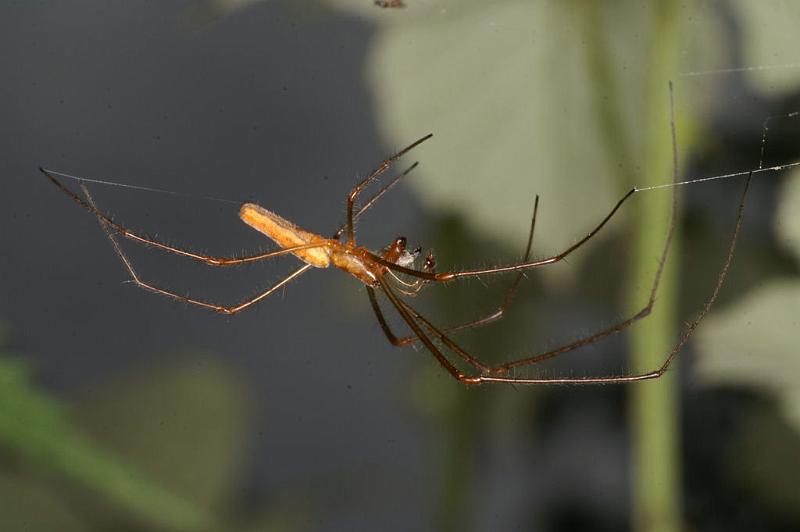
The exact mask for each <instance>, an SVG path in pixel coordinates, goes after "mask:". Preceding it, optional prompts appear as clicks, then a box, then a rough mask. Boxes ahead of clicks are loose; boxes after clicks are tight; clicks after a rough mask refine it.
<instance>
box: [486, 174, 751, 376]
mask: <svg viewBox="0 0 800 532" xmlns="http://www.w3.org/2000/svg"><path fill="white" fill-rule="evenodd" d="M752 177H753V173H752V172H750V173H749V174H748V176H747V180H746V181H745V186H744V190H743V191H742V195H741V199H740V201H739V209H738V211H737V215H736V227H735V228H734V230H733V234H732V235H731V241H730V245H729V246H728V254H727V256H726V257H725V260H724V261H723V264H722V268H721V269H720V272H719V275H718V276H717V283H716V284H715V285H714V290H713V291H712V293H711V296H710V297H709V298H708V299H707V300H706V303H705V305H703V308H702V309H701V310H700V312H699V313H698V314H697V316H696V317H695V319H694V320H692V321H691V322H690V323H689V324H688V325H687V326H686V328H685V329H684V331H683V334H682V335H681V337H680V339H679V340H678V342H677V343H676V344H675V347H673V349H672V351H670V352H669V354H667V356H666V358H665V359H664V362H663V363H662V364H661V366H659V367H658V368H656V369H654V370H652V371H648V372H645V373H634V374H630V375H611V376H607V377H566V378H533V379H528V378H517V377H509V376H506V375H505V373H506V372H507V371H508V368H510V367H517V366H520V365H523V363H524V364H535V363H536V362H540V361H541V360H544V359H546V358H551V356H555V355H551V356H547V357H544V358H541V359H540V357H531V358H529V359H523V360H521V361H515V362H511V363H506V364H503V365H501V366H497V367H496V368H494V369H493V370H492V371H493V372H496V374H494V375H493V374H489V375H482V376H481V377H480V379H479V380H480V382H506V383H514V384H615V383H626V382H636V381H644V380H649V379H657V378H659V377H661V376H662V375H663V374H664V373H666V372H667V370H668V369H669V366H670V364H672V362H673V360H675V357H676V356H677V355H678V353H680V351H681V350H682V349H683V346H684V345H686V342H688V341H689V338H691V337H692V335H693V334H694V332H695V331H696V330H697V327H698V326H699V325H700V322H702V321H703V318H705V317H706V315H707V314H708V313H709V311H710V310H711V307H712V306H713V305H714V302H715V301H716V300H717V296H719V292H720V290H721V289H722V285H723V284H724V283H725V278H726V277H727V275H728V270H730V267H731V264H732V262H733V256H734V253H735V251H736V242H737V240H738V239H739V233H740V232H741V228H742V220H743V216H744V207H745V200H746V197H747V191H748V189H749V187H750V181H751V179H752ZM631 323H633V321H632V320H630V319H629V320H626V321H625V322H622V323H621V324H618V325H617V326H614V327H611V328H610V329H608V330H607V331H610V332H609V334H611V333H612V332H617V331H616V330H615V327H618V326H619V325H622V328H625V327H627V326H628V325H630V324H631ZM623 324H624V325H623ZM604 332H605V331H601V333H598V334H596V335H594V336H590V337H588V338H584V339H581V340H578V341H577V342H573V343H572V344H568V345H566V346H564V347H562V348H558V349H555V350H553V352H555V354H560V353H562V352H566V351H570V350H572V349H574V348H576V347H580V346H581V345H585V344H586V343H589V342H587V341H586V340H588V339H590V338H593V337H598V338H602V337H603V336H607V334H603V333H604ZM547 354H548V353H544V354H543V355H547ZM543 355H541V356H543ZM518 362H519V363H518Z"/></svg>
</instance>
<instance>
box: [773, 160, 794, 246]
mask: <svg viewBox="0 0 800 532" xmlns="http://www.w3.org/2000/svg"><path fill="white" fill-rule="evenodd" d="M780 198H781V199H780V203H779V204H778V209H777V212H776V214H775V230H776V231H777V233H778V237H779V238H780V239H781V241H782V242H785V244H786V246H787V247H788V248H789V249H791V250H792V251H793V252H794V255H795V257H797V260H798V261H800V214H798V210H800V171H795V172H792V173H791V174H790V175H789V176H788V177H787V178H786V181H785V182H784V184H783V186H782V187H781V192H780Z"/></svg>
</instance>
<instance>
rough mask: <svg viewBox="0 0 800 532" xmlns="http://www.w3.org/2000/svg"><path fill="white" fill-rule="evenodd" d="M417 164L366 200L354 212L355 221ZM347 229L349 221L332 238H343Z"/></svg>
mask: <svg viewBox="0 0 800 532" xmlns="http://www.w3.org/2000/svg"><path fill="white" fill-rule="evenodd" d="M417 166H419V163H418V162H415V163H414V164H412V165H411V166H409V167H408V168H406V169H405V170H403V171H402V172H401V173H399V174H397V175H396V176H394V177H393V178H392V179H391V181H389V182H388V183H386V184H385V185H384V186H383V187H381V189H380V190H379V191H378V192H376V193H375V195H374V196H372V197H371V198H370V199H369V201H367V202H366V203H365V204H364V205H362V206H361V207H360V208H359V209H358V210H357V211H356V212H355V213H353V221H355V220H357V219H358V217H359V216H361V215H362V214H364V213H365V212H366V211H367V210H368V209H369V208H370V207H372V205H374V204H375V202H376V201H378V200H379V199H380V198H381V196H383V195H384V194H386V193H387V192H388V191H389V189H390V188H392V187H393V186H395V185H396V184H397V182H398V181H400V180H401V179H402V178H404V177H405V176H407V175H408V174H409V173H411V171H412V170H413V169H414V168H416V167H417ZM346 230H347V223H343V224H342V225H341V226H339V229H337V230H336V232H335V233H333V236H332V237H331V238H332V239H333V240H339V238H341V236H342V235H343V234H344V232H345V231H346Z"/></svg>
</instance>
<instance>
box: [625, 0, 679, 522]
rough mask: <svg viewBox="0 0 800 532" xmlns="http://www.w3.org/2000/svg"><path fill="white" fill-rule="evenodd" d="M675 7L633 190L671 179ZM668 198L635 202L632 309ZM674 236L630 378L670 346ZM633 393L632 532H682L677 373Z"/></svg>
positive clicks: (663, 40) (659, 38)
mask: <svg viewBox="0 0 800 532" xmlns="http://www.w3.org/2000/svg"><path fill="white" fill-rule="evenodd" d="M677 15H678V13H677V4H676V3H674V2H671V1H669V0H664V1H661V2H659V3H658V4H656V5H655V6H654V7H653V13H652V28H651V31H650V35H651V41H650V43H651V44H650V49H649V58H648V62H647V64H648V68H649V72H647V74H646V80H647V81H646V85H645V106H646V109H645V113H646V117H647V120H646V127H647V132H646V136H645V140H644V156H645V159H644V161H643V164H642V168H645V169H646V172H643V173H642V174H641V175H639V176H638V179H639V182H638V183H636V184H637V185H639V186H647V185H649V184H651V183H660V182H664V181H666V180H667V179H668V176H671V175H672V172H673V169H672V154H671V140H670V123H669V113H668V112H667V109H668V99H667V81H668V80H669V79H675V76H676V74H677V72H678V53H679V50H680V43H679V39H678V33H679V28H678V16H677ZM670 203H671V191H670V190H666V191H665V192H664V193H647V194H641V195H640V197H639V198H638V201H637V203H636V209H637V210H638V212H637V215H636V216H635V220H636V221H637V222H636V224H637V226H636V229H635V232H636V234H635V237H634V246H635V248H634V253H633V256H632V260H633V263H632V265H631V272H632V279H633V281H632V283H633V286H634V287H635V288H634V289H633V290H632V292H631V294H630V299H629V304H630V306H631V307H632V308H638V307H639V306H641V302H642V301H643V300H645V299H646V298H647V294H646V291H647V289H648V285H649V282H650V281H649V280H650V279H652V276H653V271H654V269H655V266H656V260H657V257H658V256H659V252H660V250H661V246H662V245H663V241H664V235H665V234H666V231H667V223H668V217H667V216H666V214H667V213H669V212H670V207H671V205H670ZM677 237H678V233H677V232H676V234H675V238H674V239H673V241H672V249H671V251H670V255H669V259H668V261H667V265H666V269H665V271H664V277H663V278H662V281H661V288H660V292H659V295H658V299H657V303H656V306H655V309H654V311H653V313H652V314H651V315H650V316H649V317H648V318H647V319H646V320H643V323H642V324H641V325H639V326H637V327H635V328H634V330H633V331H632V333H631V340H630V341H631V351H632V362H631V366H632V368H633V370H635V371H645V370H651V369H653V368H656V367H658V366H659V365H660V364H661V363H662V361H663V358H664V356H665V355H666V353H668V352H669V350H670V348H671V347H672V344H673V342H674V339H675V316H676V304H677V292H678V270H677V267H676V266H677V261H676V260H675V257H678V256H679V254H680V250H679V244H680V242H679V239H678V238H677ZM672 367H673V371H671V372H669V373H667V374H666V375H664V376H663V377H662V378H661V379H659V380H657V381H649V382H647V383H640V384H634V385H633V386H632V387H631V401H630V404H631V410H630V415H631V422H632V436H633V464H632V465H633V529H634V530H637V531H647V532H656V531H658V532H676V531H678V530H681V528H682V526H681V525H682V519H681V500H680V494H681V475H680V470H681V463H680V454H679V413H680V397H679V389H678V386H679V382H678V378H677V377H678V373H677V371H674V368H675V367H676V366H675V365H673V366H672Z"/></svg>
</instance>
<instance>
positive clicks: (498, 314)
mask: <svg viewBox="0 0 800 532" xmlns="http://www.w3.org/2000/svg"><path fill="white" fill-rule="evenodd" d="M538 211H539V196H538V194H537V196H536V200H535V201H534V203H533V217H532V218H531V228H530V231H529V232H528V244H527V246H526V248H525V255H524V256H523V259H522V260H523V262H524V261H527V260H529V258H530V255H531V250H532V248H533V233H534V230H535V229H536V215H537V213H538ZM524 275H525V273H524V272H517V274H516V276H515V277H514V280H513V281H512V282H511V285H510V286H509V287H508V291H507V292H506V295H505V297H504V298H503V301H502V302H501V303H500V306H499V307H497V309H496V310H495V311H494V312H492V313H491V314H487V315H486V316H484V317H482V318H478V319H476V320H473V321H470V322H467V323H462V324H460V325H455V326H452V327H446V328H444V329H442V331H443V332H445V333H452V332H457V331H463V330H465V329H473V328H476V327H483V326H484V325H488V324H490V323H493V322H495V321H497V320H499V319H501V318H502V317H503V316H504V315H505V312H506V309H508V306H509V305H510V304H511V301H513V299H514V296H515V295H516V292H517V288H518V287H519V283H520V281H522V277H523V276H524ZM419 281H421V282H424V280H423V279H419ZM651 299H654V297H653V298H651ZM418 340H419V339H418V338H417V337H416V336H413V335H412V336H404V337H402V338H398V339H397V343H396V344H394V345H400V346H403V345H408V344H410V343H413V342H416V341H418Z"/></svg>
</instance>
